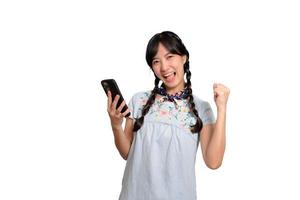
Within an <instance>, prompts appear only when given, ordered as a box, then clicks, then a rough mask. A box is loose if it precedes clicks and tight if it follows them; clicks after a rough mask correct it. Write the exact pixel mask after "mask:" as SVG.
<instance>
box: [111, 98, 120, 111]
mask: <svg viewBox="0 0 300 200" xmlns="http://www.w3.org/2000/svg"><path fill="white" fill-rule="evenodd" d="M119 99H120V95H118V94H117V95H116V96H115V99H114V101H113V103H112V107H113V108H114V109H117V103H118V100H119Z"/></svg>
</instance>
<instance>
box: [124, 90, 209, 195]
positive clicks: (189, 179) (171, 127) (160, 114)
mask: <svg viewBox="0 0 300 200" xmlns="http://www.w3.org/2000/svg"><path fill="white" fill-rule="evenodd" d="M150 93H151V91H146V92H139V93H136V94H135V95H134V96H133V97H132V98H131V100H130V102H129V104H128V107H129V109H130V111H131V115H130V118H132V119H135V118H138V117H140V116H141V111H142V108H143V105H145V104H146V102H147V100H148V98H149V96H150ZM156 96H157V97H156V99H155V102H154V104H153V105H152V106H151V108H150V110H149V112H148V114H147V115H146V116H145V118H144V123H143V126H142V127H141V128H140V129H139V130H138V131H137V132H134V139H133V142H132V145H131V148H130V151H129V155H128V159H127V162H126V167H125V171H124V176H123V179H122V190H121V193H120V196H119V200H196V199H197V196H196V195H197V192H196V176H195V161H196V152H197V148H198V134H193V133H192V132H191V131H190V126H191V125H194V124H195V122H196V119H195V117H194V115H193V113H192V112H191V111H190V109H189V106H188V100H176V101H175V102H171V101H166V100H164V98H163V97H162V96H160V95H156ZM193 96H194V103H195V107H196V109H197V110H198V113H199V117H200V118H201V120H202V122H203V124H204V125H205V124H209V123H214V122H215V117H214V114H213V111H212V109H211V106H210V104H209V103H208V102H206V101H203V100H201V99H199V98H197V97H196V96H195V95H193Z"/></svg>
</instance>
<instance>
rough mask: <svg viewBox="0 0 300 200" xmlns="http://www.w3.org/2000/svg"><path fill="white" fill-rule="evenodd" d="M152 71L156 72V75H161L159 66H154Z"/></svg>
mask: <svg viewBox="0 0 300 200" xmlns="http://www.w3.org/2000/svg"><path fill="white" fill-rule="evenodd" d="M152 71H153V72H154V74H155V75H156V76H158V77H159V76H160V70H159V67H157V66H156V67H155V66H154V67H152Z"/></svg>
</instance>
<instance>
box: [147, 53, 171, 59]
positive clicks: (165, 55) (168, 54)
mask: <svg viewBox="0 0 300 200" xmlns="http://www.w3.org/2000/svg"><path fill="white" fill-rule="evenodd" d="M169 54H172V53H171V52H168V53H166V54H165V55H164V57H166V56H167V55H169ZM154 59H158V58H157V57H154V58H153V59H152V60H154Z"/></svg>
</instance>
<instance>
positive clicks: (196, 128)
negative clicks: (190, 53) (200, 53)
mask: <svg viewBox="0 0 300 200" xmlns="http://www.w3.org/2000/svg"><path fill="white" fill-rule="evenodd" d="M189 68H190V66H189V61H187V62H186V63H185V64H184V71H185V73H186V79H187V84H186V86H187V89H188V94H189V103H190V108H191V110H192V111H193V113H194V115H195V116H196V119H197V121H196V124H195V125H193V126H192V127H191V131H192V133H200V131H201V129H202V126H203V124H202V120H201V119H200V117H199V114H198V111H197V110H196V108H195V103H194V97H193V91H192V83H191V76H192V73H191V71H190V69H189Z"/></svg>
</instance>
